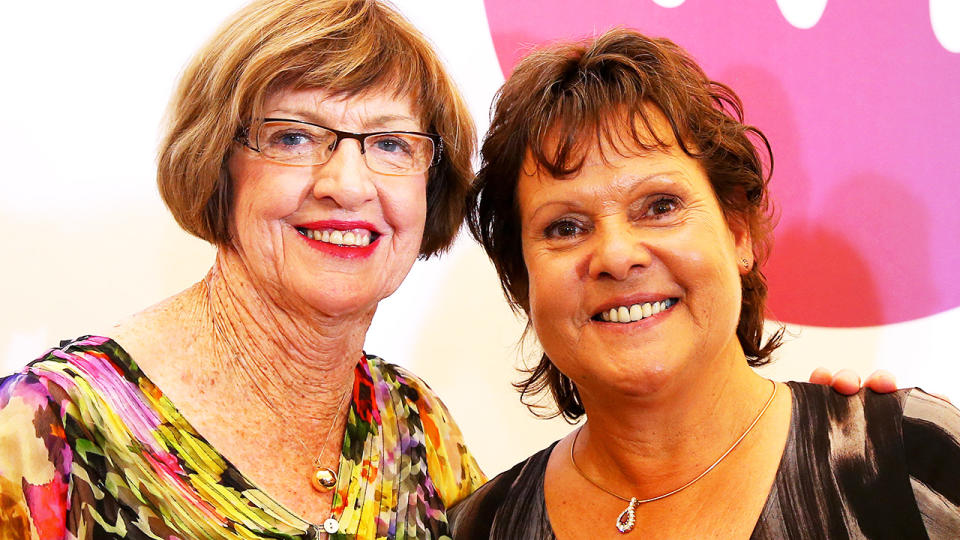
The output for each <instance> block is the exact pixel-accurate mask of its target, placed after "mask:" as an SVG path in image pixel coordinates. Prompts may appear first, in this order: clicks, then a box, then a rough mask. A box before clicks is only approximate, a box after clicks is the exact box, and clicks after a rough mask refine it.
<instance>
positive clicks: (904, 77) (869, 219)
mask: <svg viewBox="0 0 960 540" xmlns="http://www.w3.org/2000/svg"><path fill="white" fill-rule="evenodd" d="M854 4H856V5H854ZM486 8H487V18H488V20H489V23H490V29H491V30H490V31H491V35H492V37H493V42H494V45H495V47H496V51H497V56H498V58H499V60H500V65H501V67H502V68H503V71H504V73H505V74H508V73H509V72H510V70H511V69H512V68H513V65H514V64H515V63H516V62H517V60H518V59H519V58H520V57H521V56H522V55H523V54H524V53H525V52H526V51H527V50H529V48H530V47H531V46H532V45H534V44H541V43H544V42H547V41H551V40H558V39H571V38H581V37H584V36H589V35H593V34H595V33H598V32H602V31H603V30H606V29H608V28H611V27H613V26H629V27H632V28H636V29H638V30H640V31H641V32H644V33H646V34H648V35H651V36H664V37H668V38H670V39H672V40H673V41H675V42H677V43H678V44H680V45H681V46H683V47H684V48H686V49H687V50H688V51H690V53H691V54H693V56H694V57H695V58H696V59H697V60H698V61H699V62H700V64H701V65H702V66H703V67H704V69H705V70H706V72H707V74H708V75H710V76H711V77H712V78H714V79H716V80H719V81H722V82H725V83H727V84H728V85H730V86H732V87H733V88H734V90H736V91H737V93H738V94H739V95H740V97H741V98H742V99H743V101H744V104H745V106H746V114H747V121H748V122H750V123H752V124H754V125H757V126H758V127H760V129H762V130H763V131H764V133H766V134H767V136H768V137H769V138H770V141H771V144H772V146H773V150H774V156H775V160H776V161H775V165H776V167H775V170H774V176H773V181H772V184H771V185H772V192H773V196H774V200H775V202H776V203H777V210H778V214H779V218H780V219H779V225H778V226H777V229H776V241H775V243H774V250H773V253H772V256H771V259H770V261H769V263H768V264H767V266H766V270H765V272H766V274H767V276H768V277H769V282H770V300H769V308H770V315H771V316H772V317H773V318H776V319H779V320H784V321H789V322H793V323H799V324H809V325H818V326H835V327H848V326H869V325H878V324H889V323H895V322H900V321H906V320H912V319H917V318H919V317H924V316H927V315H932V314H935V313H939V312H941V311H944V310H947V309H951V308H955V307H957V306H960V211H958V208H960V129H958V127H957V125H958V122H960V97H958V96H960V55H958V54H953V53H950V52H948V51H947V50H945V49H944V48H943V47H942V46H941V45H940V44H939V43H938V42H937V40H936V38H935V36H934V34H933V31H932V29H931V26H930V18H929V12H928V7H927V3H926V2H865V1H860V2H841V1H832V2H828V4H827V7H826V10H825V11H824V13H823V16H822V17H821V19H820V21H819V22H818V23H817V24H816V25H815V26H814V27H813V28H810V29H807V30H802V29H798V28H796V27H793V26H791V25H790V23H789V22H787V20H786V19H785V18H784V17H783V15H782V14H781V13H780V11H779V9H778V8H777V3H776V2H775V0H740V1H738V2H725V1H722V0H696V1H693V0H689V1H687V2H685V3H683V4H682V5H680V6H679V7H676V8H669V9H668V8H663V7H660V6H657V5H655V4H654V3H653V2H651V1H649V0H594V1H592V2H589V3H586V4H584V3H582V2H576V1H573V0H551V1H549V2H545V1H542V0H535V1H527V2H515V1H512V0H511V1H507V0H486Z"/></svg>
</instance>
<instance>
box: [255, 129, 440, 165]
mask: <svg viewBox="0 0 960 540" xmlns="http://www.w3.org/2000/svg"><path fill="white" fill-rule="evenodd" d="M336 140H337V136H336V134H335V133H333V132H332V131H330V130H328V129H324V128H322V127H319V126H313V125H309V124H301V123H297V122H278V121H268V122H264V123H263V124H261V125H260V128H259V130H258V132H257V147H258V148H259V150H260V152H262V153H263V154H264V155H265V156H266V157H268V158H270V159H273V160H276V161H280V162H283V163H291V164H296V165H321V164H323V163H326V162H327V161H329V160H330V157H331V156H332V155H333V152H334V150H335V148H334V144H336ZM341 142H342V141H341ZM363 149H364V155H363V156H364V159H365V160H366V163H367V167H369V168H370V169H371V170H373V171H376V172H379V173H383V174H416V173H421V172H424V171H426V170H427V169H429V168H430V164H431V163H432V162H433V152H434V146H433V140H432V139H430V137H425V136H423V135H415V134H410V133H381V134H375V135H367V136H366V137H365V138H364V140H363Z"/></svg>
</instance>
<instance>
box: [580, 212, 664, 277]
mask: <svg viewBox="0 0 960 540" xmlns="http://www.w3.org/2000/svg"><path fill="white" fill-rule="evenodd" d="M590 241H591V243H592V244H593V245H592V252H591V256H590V264H589V266H588V272H589V273H590V277H592V278H594V279H604V278H610V279H616V280H623V279H626V278H627V277H628V276H629V275H630V272H631V271H633V270H635V269H642V268H646V267H648V266H650V263H651V261H652V258H653V256H652V254H651V253H650V250H649V247H648V246H647V245H646V243H645V242H644V241H643V238H641V235H640V234H639V233H638V232H637V231H634V230H631V227H630V226H629V225H623V226H616V227H599V228H598V229H597V230H596V231H595V232H594V236H593V238H591V239H590Z"/></svg>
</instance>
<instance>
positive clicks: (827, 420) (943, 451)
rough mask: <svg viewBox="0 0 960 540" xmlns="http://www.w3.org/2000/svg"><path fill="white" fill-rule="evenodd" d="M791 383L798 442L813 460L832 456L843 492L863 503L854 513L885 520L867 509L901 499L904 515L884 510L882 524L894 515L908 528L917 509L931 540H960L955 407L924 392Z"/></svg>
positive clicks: (959, 422)
mask: <svg viewBox="0 0 960 540" xmlns="http://www.w3.org/2000/svg"><path fill="white" fill-rule="evenodd" d="M790 384H791V388H792V389H793V390H794V400H795V405H796V410H795V412H794V417H793V422H794V424H793V429H794V432H795V438H796V439H797V441H798V444H801V445H802V446H807V447H809V448H807V450H808V451H807V454H808V457H809V459H813V460H816V459H817V457H818V456H827V457H828V459H825V460H822V461H823V462H824V463H825V464H826V465H825V466H829V467H832V468H833V469H834V470H835V473H836V474H835V477H836V478H837V486H838V489H840V490H842V491H844V492H845V493H846V494H847V498H848V499H849V500H850V501H853V502H856V501H860V502H861V503H862V504H861V507H859V508H857V509H854V510H852V511H854V513H856V512H860V513H862V514H863V515H870V516H872V517H871V518H870V520H871V521H872V522H881V521H882V520H881V516H880V515H878V514H876V513H872V514H871V513H870V512H869V511H868V510H869V508H874V506H872V505H873V504H874V502H875V501H876V497H877V496H878V494H883V499H884V501H885V503H886V504H888V505H891V504H893V503H892V501H899V503H897V504H895V505H894V506H896V507H897V508H899V510H898V511H897V512H892V513H891V512H886V513H885V514H883V519H886V518H888V517H891V518H894V521H895V522H896V523H897V524H900V525H902V526H904V527H906V525H903V523H907V521H908V520H907V519H906V517H907V516H911V515H915V514H911V512H910V511H909V508H910V507H913V506H914V504H915V505H916V508H917V509H918V510H919V514H918V515H916V517H915V518H912V519H914V521H913V522H912V523H914V524H915V525H920V524H922V525H923V526H924V527H925V528H926V530H927V533H928V534H929V535H930V537H931V538H960V411H958V410H957V408H956V407H954V406H953V405H951V404H950V403H949V402H948V401H946V400H944V399H942V398H939V397H936V396H933V395H931V394H928V393H926V392H924V391H923V390H921V389H919V388H906V389H901V390H897V391H896V392H891V393H889V394H877V393H875V392H873V391H871V390H861V391H860V392H859V393H857V394H854V395H852V396H843V395H840V394H838V393H837V392H834V391H833V390H831V389H830V388H829V387H825V386H819V385H811V384H806V383H790ZM800 441H803V442H802V443H801V442H800ZM808 468H809V469H810V470H814V469H815V468H816V467H814V466H812V465H811V466H810V467H808ZM854 472H855V474H853V473H854ZM805 476H806V475H805ZM854 494H857V495H858V497H854V496H853V495H854ZM864 501H866V502H864ZM891 527H892V526H891ZM890 530H891V531H892V530H894V529H893V528H890ZM904 530H912V529H904Z"/></svg>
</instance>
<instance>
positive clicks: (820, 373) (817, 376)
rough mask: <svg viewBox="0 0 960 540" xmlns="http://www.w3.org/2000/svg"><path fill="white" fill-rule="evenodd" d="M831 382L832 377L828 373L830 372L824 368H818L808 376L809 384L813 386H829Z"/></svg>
mask: <svg viewBox="0 0 960 540" xmlns="http://www.w3.org/2000/svg"><path fill="white" fill-rule="evenodd" d="M832 380H833V375H832V374H831V373H830V370H829V369H827V368H825V367H818V368H817V369H815V370H813V373H811V374H810V382H812V383H813V384H826V385H829V384H830V381H832Z"/></svg>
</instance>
